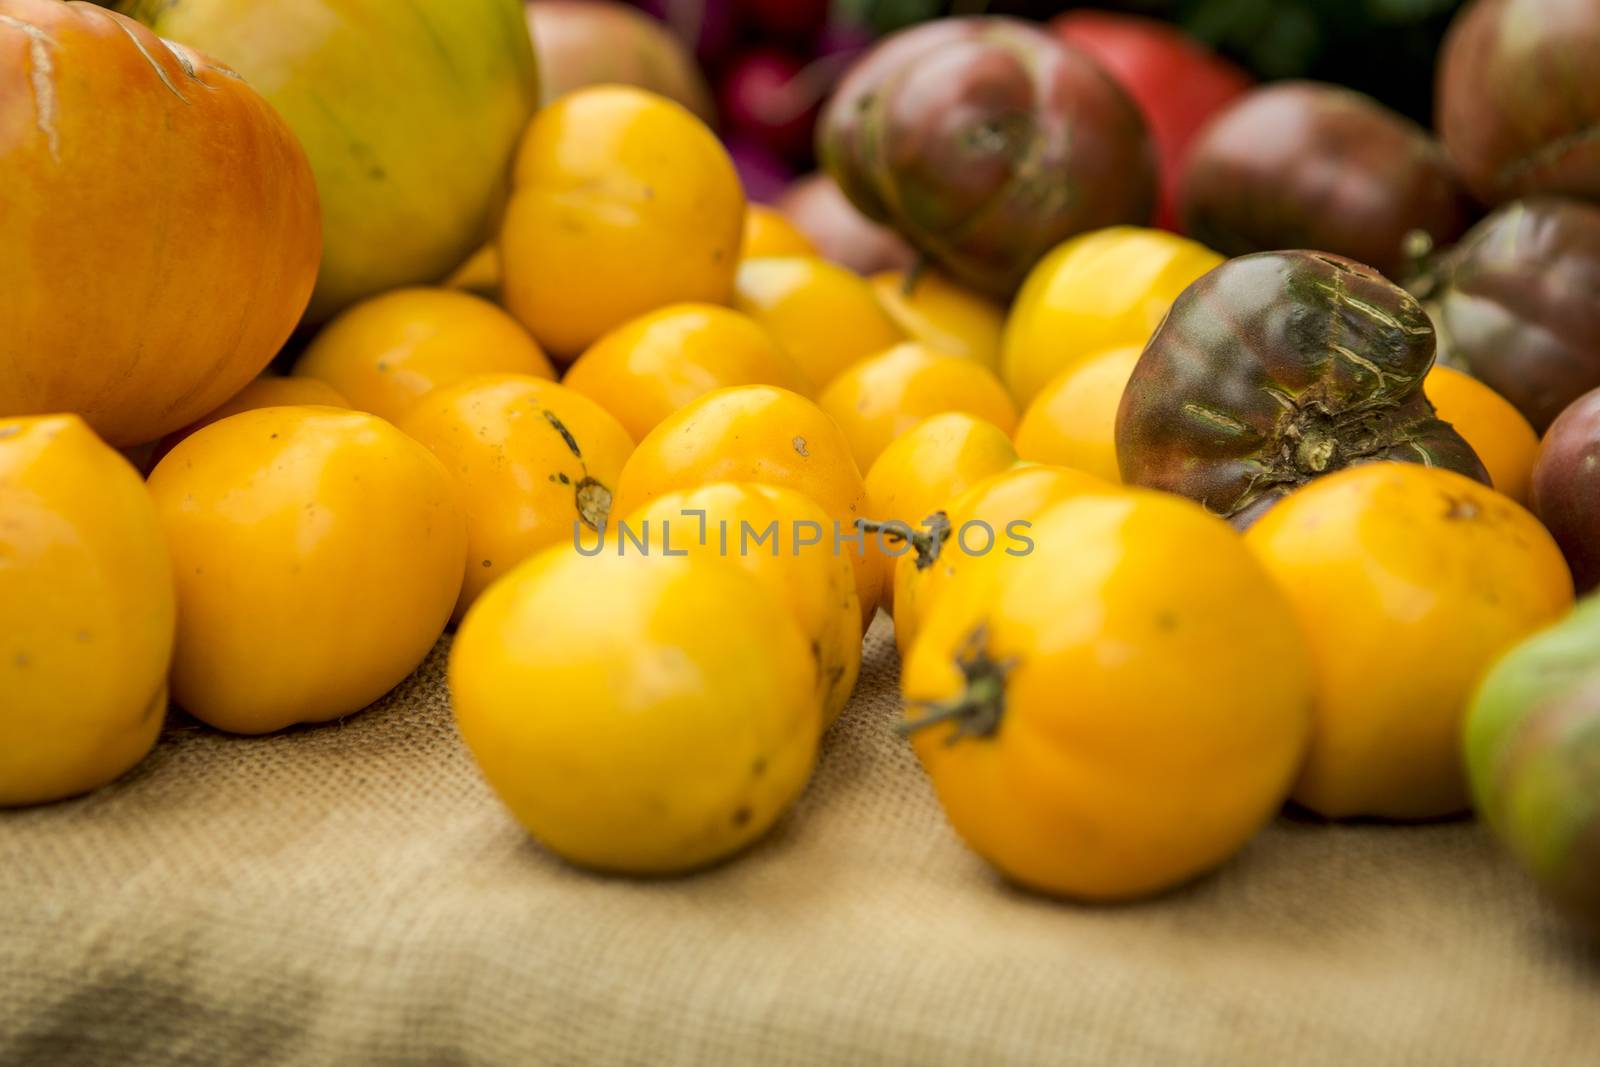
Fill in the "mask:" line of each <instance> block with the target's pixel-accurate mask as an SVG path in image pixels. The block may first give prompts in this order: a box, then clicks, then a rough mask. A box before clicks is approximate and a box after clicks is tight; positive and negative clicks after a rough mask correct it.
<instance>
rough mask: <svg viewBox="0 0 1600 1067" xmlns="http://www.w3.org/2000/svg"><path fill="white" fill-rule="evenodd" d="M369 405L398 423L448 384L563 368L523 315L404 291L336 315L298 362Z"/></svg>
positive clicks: (454, 295) (300, 370) (439, 292)
mask: <svg viewBox="0 0 1600 1067" xmlns="http://www.w3.org/2000/svg"><path fill="white" fill-rule="evenodd" d="M294 373H295V375H297V376H300V377H309V378H319V379H321V380H322V381H324V382H327V383H328V384H329V385H331V386H333V387H334V388H335V389H337V390H338V391H339V392H340V393H342V394H344V396H345V397H346V398H347V399H348V400H349V401H350V403H351V404H353V405H355V407H356V408H358V409H360V410H361V411H367V412H371V413H372V414H374V415H377V416H379V417H380V418H385V419H388V420H389V421H390V422H393V421H395V420H396V419H398V418H399V417H400V416H402V415H404V414H405V413H406V412H407V411H409V410H410V408H411V405H413V404H415V403H416V402H417V401H418V400H421V399H422V398H423V397H424V396H427V395H428V394H429V393H430V392H432V391H433V390H435V389H438V388H439V387H440V386H445V385H454V384H455V383H456V382H460V381H465V380H466V379H468V378H471V377H473V376H474V375H478V374H499V373H506V374H532V375H534V376H536V377H539V378H554V377H555V371H554V369H553V368H552V367H551V366H550V361H549V360H548V359H546V358H545V356H544V353H543V352H541V351H540V350H539V346H538V345H537V344H535V343H534V340H533V338H531V337H529V336H528V332H527V331H526V330H524V329H523V328H522V327H521V326H520V325H519V324H518V323H517V320H516V319H513V318H512V317H511V316H510V315H507V314H506V313H505V312H504V311H501V310H500V309H499V308H497V307H495V306H494V305H493V304H491V303H489V302H488V301H487V300H482V299H480V298H478V297H476V296H472V295H470V294H468V293H460V292H455V291H454V290H450V289H397V290H395V291H394V292H392V293H385V294H384V295H382V296H376V297H373V298H372V299H371V300H366V301H363V302H362V303H360V304H357V305H356V306H355V307H353V308H350V309H349V310H348V311H346V312H344V313H343V314H342V315H340V316H339V317H338V318H336V319H334V320H333V321H332V322H331V323H329V324H328V326H327V327H326V328H325V329H324V330H323V331H322V332H321V333H319V334H317V336H316V339H315V340H313V341H312V342H311V345H310V347H308V348H307V349H306V350H305V353H304V354H303V355H301V357H300V359H299V360H298V361H297V362H296V363H295V365H294Z"/></svg>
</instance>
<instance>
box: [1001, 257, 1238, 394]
mask: <svg viewBox="0 0 1600 1067" xmlns="http://www.w3.org/2000/svg"><path fill="white" fill-rule="evenodd" d="M1221 263H1222V257H1221V256H1219V255H1217V254H1216V253H1215V252H1213V251H1211V250H1210V249H1209V248H1206V247H1204V246H1203V245H1198V244H1196V243H1195V242H1193V241H1190V240H1188V239H1186V238H1183V237H1179V236H1177V235H1176V234H1171V233H1167V232H1165V231H1163V230H1146V229H1141V228H1139V227H1136V226H1113V227H1111V228H1110V229H1105V230H1095V231H1093V232H1090V233H1085V234H1081V235H1079V236H1077V237H1074V238H1072V239H1070V240H1068V241H1065V242H1063V243H1062V244H1060V245H1057V246H1056V248H1055V250H1054V251H1052V252H1051V253H1050V254H1049V255H1047V256H1045V257H1044V258H1043V259H1041V260H1040V261H1039V262H1038V264H1037V265H1036V266H1035V267H1034V268H1033V270H1032V271H1031V272H1030V273H1029V274H1028V280H1027V281H1026V282H1024V283H1023V285H1022V289H1021V290H1020V291H1019V292H1018V293H1017V300H1016V303H1014V304H1013V305H1012V306H1011V314H1010V316H1009V317H1008V318H1007V319H1006V330H1005V338H1004V340H1003V341H1002V343H1001V355H1000V377H1001V378H1003V379H1004V380H1005V383H1006V385H1007V386H1008V387H1010V389H1011V395H1012V396H1013V397H1014V398H1016V401H1017V403H1018V404H1020V405H1022V406H1024V407H1026V406H1027V405H1028V404H1029V403H1031V402H1032V401H1033V398H1034V397H1035V396H1036V395H1037V394H1038V392H1039V390H1041V389H1043V388H1044V386H1045V384H1046V383H1047V382H1049V381H1050V379H1052V378H1054V377H1055V376H1056V375H1058V374H1060V373H1061V372H1062V371H1064V370H1066V369H1067V368H1068V367H1071V366H1072V365H1073V364H1075V363H1077V362H1078V361H1079V360H1081V359H1086V358H1087V357H1089V356H1092V355H1094V354H1095V353H1096V352H1103V351H1105V350H1106V349H1108V348H1120V347H1123V346H1127V345H1135V346H1140V347H1142V346H1143V345H1144V343H1145V342H1146V341H1148V340H1149V339H1150V335H1151V334H1152V333H1154V332H1155V329H1156V327H1157V326H1159V325H1160V324H1161V320H1162V318H1163V317H1165V316H1166V314H1167V309H1168V308H1170V307H1171V306H1172V302H1173V301H1174V300H1176V299H1177V298H1178V294H1179V293H1181V292H1183V290H1184V289H1186V288H1188V286H1189V283H1190V282H1192V281H1194V280H1195V279H1196V278H1198V277H1200V276H1201V275H1202V274H1204V273H1206V272H1207V271H1209V270H1211V269H1212V268H1213V267H1216V266H1218V265H1220V264H1221Z"/></svg>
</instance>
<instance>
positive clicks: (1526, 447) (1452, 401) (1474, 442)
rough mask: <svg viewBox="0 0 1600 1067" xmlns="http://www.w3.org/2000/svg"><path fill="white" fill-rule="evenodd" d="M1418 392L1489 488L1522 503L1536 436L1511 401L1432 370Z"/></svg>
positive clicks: (1455, 374)
mask: <svg viewBox="0 0 1600 1067" xmlns="http://www.w3.org/2000/svg"><path fill="white" fill-rule="evenodd" d="M1423 391H1424V392H1426V393H1427V395H1428V399H1429V400H1431V401H1432V402H1433V406H1434V407H1435V408H1437V409H1438V412H1439V417H1440V418H1441V419H1443V420H1444V421H1445V422H1448V423H1449V424H1450V425H1452V426H1454V427H1455V428H1456V432H1457V433H1459V434H1460V435H1461V436H1462V437H1465V438H1466V439H1467V444H1469V445H1471V446H1472V450H1473V451H1474V452H1476V453H1477V454H1478V458H1479V459H1481V460H1483V465H1484V468H1485V469H1487V470H1488V472H1489V477H1490V479H1491V480H1493V482H1494V487H1495V488H1496V489H1498V490H1500V491H1501V492H1502V493H1504V494H1505V495H1506V496H1508V497H1510V498H1511V499H1512V500H1515V501H1516V502H1517V503H1519V504H1526V503H1527V502H1528V490H1529V488H1530V487H1531V486H1532V484H1533V461H1534V459H1535V458H1537V457H1538V455H1539V435H1538V434H1536V433H1534V432H1533V427H1532V426H1530V425H1529V424H1528V420H1527V419H1525V418H1523V417H1522V412H1520V411H1518V410H1517V409H1516V408H1515V407H1513V406H1512V404H1511V401H1509V400H1507V399H1506V398H1505V397H1503V396H1501V395H1500V394H1499V393H1497V392H1495V391H1494V390H1493V389H1490V388H1489V387H1488V386H1487V385H1484V384H1483V383H1482V382H1480V381H1478V379H1476V378H1474V377H1471V376H1470V375H1466V374H1462V373H1461V372H1460V371H1458V370H1452V369H1450V368H1449V367H1440V366H1435V367H1434V368H1433V369H1432V370H1431V371H1429V372H1428V377H1427V380H1426V381H1425V383H1424V385H1423Z"/></svg>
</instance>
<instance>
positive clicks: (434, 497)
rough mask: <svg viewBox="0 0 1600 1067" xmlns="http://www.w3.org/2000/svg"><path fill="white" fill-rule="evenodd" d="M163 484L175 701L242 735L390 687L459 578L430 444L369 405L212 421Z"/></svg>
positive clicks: (423, 649)
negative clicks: (174, 627)
mask: <svg viewBox="0 0 1600 1067" xmlns="http://www.w3.org/2000/svg"><path fill="white" fill-rule="evenodd" d="M150 492H151V494H152V495H153V496H154V497H155V502H156V511H157V513H158V514H159V515H160V517H161V524H162V527H163V529H164V530H165V532H166V536H167V543H168V545H169V546H170V547H171V550H172V560H173V570H174V572H175V574H176V576H177V585H178V642H177V651H176V654H175V656H174V658H173V665H172V697H173V700H174V701H176V702H177V703H178V705H179V706H181V707H182V708H184V709H185V710H186V711H188V712H189V713H190V714H191V715H193V716H195V718H197V719H201V720H203V721H204V722H207V723H210V724H211V725H212V726H215V727H218V728H219V729H223V730H229V731H232V732H234V733H241V734H264V733H270V732H272V731H274V730H281V729H283V728H284V727H287V726H292V725H294V724H296V723H312V722H326V721H328V720H330V719H337V718H340V717H342V716H345V715H350V714H352V713H354V712H357V711H360V710H361V709H362V708H364V707H366V706H367V705H368V704H370V703H372V702H373V701H374V700H377V699H378V698H379V697H381V696H382V695H383V694H384V693H386V692H388V691H389V690H390V689H392V688H393V687H394V686H395V685H396V684H398V683H399V682H400V681H401V680H402V679H404V678H405V676H406V675H408V674H410V673H411V671H412V670H413V669H415V668H416V666H417V664H419V663H421V662H422V660H423V658H424V657H425V656H426V655H427V654H428V650H429V649H430V648H432V647H433V643H434V641H435V640H436V639H437V638H438V636H439V634H440V632H441V631H442V630H443V629H444V625H445V623H446V622H447V621H448V620H449V618H450V609H451V608H452V607H453V606H454V605H455V602H456V595H457V594H458V593H459V592H460V590H461V576H462V570H463V568H464V565H465V561H466V550H467V549H466V543H467V536H466V523H465V521H464V519H463V517H462V512H461V504H460V502H459V500H458V496H457V491H456V487H455V485H454V484H453V483H452V482H451V480H450V475H449V474H448V473H447V472H446V471H445V469H444V467H443V466H441V465H440V463H439V461H438V460H436V459H434V458H433V456H432V455H431V454H430V453H429V452H428V450H427V449H425V448H423V447H422V446H421V445H420V444H418V443H417V442H415V441H413V440H412V439H411V438H409V437H407V436H406V435H405V434H403V433H401V432H400V431H399V430H397V429H395V428H394V427H393V426H391V425H390V424H389V423H387V422H385V421H384V420H382V419H380V418H377V417H375V416H372V415H368V414H366V413H364V412H359V411H342V410H339V409H338V408H319V407H284V408H262V409H260V410H257V411H247V412H244V413H242V414H239V415H234V416H232V417H231V418H226V419H223V420H222V421H221V422H217V423H213V424H212V425H210V426H207V427H206V428H205V429H203V430H201V431H200V432H199V433H196V434H195V435H194V436H192V437H190V438H189V439H188V440H187V441H184V442H183V443H182V444H180V445H179V446H178V447H177V448H174V449H173V450H172V451H171V452H169V453H168V454H167V456H166V458H165V459H163V460H162V461H161V462H160V464H158V465H157V466H156V469H155V471H154V473H152V474H151V475H150Z"/></svg>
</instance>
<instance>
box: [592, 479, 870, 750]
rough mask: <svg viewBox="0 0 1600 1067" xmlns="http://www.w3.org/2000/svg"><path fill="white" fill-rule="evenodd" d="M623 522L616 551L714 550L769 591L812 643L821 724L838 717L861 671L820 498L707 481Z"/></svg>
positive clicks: (854, 623)
mask: <svg viewBox="0 0 1600 1067" xmlns="http://www.w3.org/2000/svg"><path fill="white" fill-rule="evenodd" d="M623 521H624V523H625V524H626V526H627V528H628V531H629V532H628V533H627V534H624V533H623V532H622V531H621V529H618V531H617V536H618V538H619V539H620V540H621V542H622V543H621V550H622V551H624V552H632V551H645V552H649V553H651V554H652V555H678V554H687V555H694V554H697V553H702V554H711V555H717V556H721V557H724V558H726V559H729V560H732V561H733V562H735V563H737V564H738V565H739V566H741V567H743V568H744V569H745V570H747V571H749V572H750V573H751V574H753V575H755V576H756V577H758V578H760V579H761V580H762V581H763V582H765V583H766V584H767V585H768V586H770V587H771V588H772V589H774V590H776V591H777V592H778V594H779V596H781V597H782V598H783V601H784V603H785V604H787V605H788V606H789V608H790V610H791V611H792V612H793V613H794V616H795V620H796V621H797V622H799V623H800V628H801V630H803V631H804V632H805V635H806V638H807V640H808V641H809V642H810V644H811V654H812V657H813V658H814V659H815V660H816V662H817V703H818V704H819V705H820V706H821V708H822V716H823V722H824V723H826V724H832V723H833V721H834V720H835V719H837V718H838V717H839V713H840V712H841V711H843V710H844V706H845V704H846V703H847V702H848V701H849V699H850V693H851V692H852V691H853V690H854V689H855V685H856V676H857V675H858V674H859V673H860V671H861V598H860V597H859V596H857V595H856V579H855V571H854V570H853V569H852V568H851V566H850V561H849V560H848V559H846V558H845V557H844V556H842V555H840V554H839V553H837V552H835V551H834V550H833V544H832V539H831V537H830V536H829V534H828V531H829V530H830V529H831V528H832V526H833V520H832V517H831V516H829V515H828V513H827V512H826V511H824V510H822V505H820V504H818V503H817V502H816V501H814V500H812V499H811V498H810V497H808V496H806V495H805V494H804V493H802V492H800V491H798V490H795V489H788V488H785V487H783V486H777V485H762V484H760V483H756V482H713V483H711V484H709V485H703V486H700V487H698V488H695V489H686V490H683V491H681V492H676V493H667V494H666V495H664V496H658V497H656V498H655V499H654V500H652V501H650V503H648V504H646V505H645V506H644V507H643V508H641V509H640V510H638V511H636V512H634V513H633V514H632V515H629V516H627V517H626V518H625V519H624V520H623ZM630 536H636V537H638V538H640V539H641V540H642V543H643V546H644V547H643V548H642V549H641V548H640V547H639V543H638V542H635V541H633V540H628V537H630Z"/></svg>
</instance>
